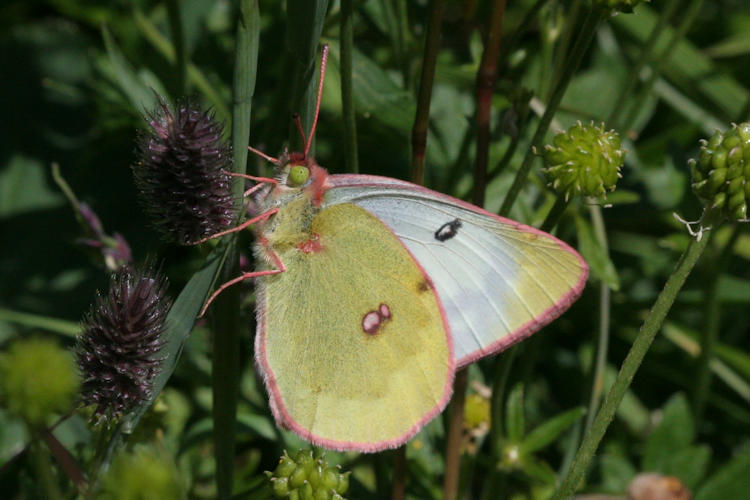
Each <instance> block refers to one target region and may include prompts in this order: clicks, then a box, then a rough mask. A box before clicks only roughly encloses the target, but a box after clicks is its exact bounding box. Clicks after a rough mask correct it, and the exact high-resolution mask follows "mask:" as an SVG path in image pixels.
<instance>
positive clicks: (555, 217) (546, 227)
mask: <svg viewBox="0 0 750 500" xmlns="http://www.w3.org/2000/svg"><path fill="white" fill-rule="evenodd" d="M566 208H568V200H566V199H565V195H562V194H559V195H557V198H556V199H555V204H554V205H552V208H551V209H550V211H549V213H548V214H547V217H545V218H544V222H542V225H541V226H540V227H539V229H541V230H542V231H544V232H545V233H548V232H550V231H552V229H553V228H554V227H555V226H556V225H557V223H558V222H559V221H560V217H562V214H564V213H565V209H566Z"/></svg>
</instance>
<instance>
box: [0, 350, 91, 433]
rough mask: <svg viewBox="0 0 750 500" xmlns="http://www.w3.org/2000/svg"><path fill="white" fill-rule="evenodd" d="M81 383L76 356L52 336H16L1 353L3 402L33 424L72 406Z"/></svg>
mask: <svg viewBox="0 0 750 500" xmlns="http://www.w3.org/2000/svg"><path fill="white" fill-rule="evenodd" d="M79 387H80V378H79V376H78V370H76V367H75V363H74V361H73V357H72V356H71V354H70V352H68V351H67V350H66V349H64V348H63V347H60V346H59V345H58V344H57V343H56V342H55V341H53V340H50V339H45V338H41V337H40V338H35V337H32V338H28V339H23V340H17V341H15V342H14V343H13V344H11V346H10V347H9V348H8V350H7V351H6V352H4V353H3V354H2V355H0V402H2V406H4V407H5V408H7V409H8V410H10V412H11V413H13V414H14V415H17V416H19V417H21V418H23V419H24V421H26V423H27V424H28V425H29V426H30V427H32V428H39V427H44V426H46V425H47V424H48V423H49V420H50V418H52V417H53V416H55V415H60V414H64V413H66V412H67V411H69V410H70V409H72V408H73V405H74V403H75V398H76V396H77V394H78V389H79Z"/></svg>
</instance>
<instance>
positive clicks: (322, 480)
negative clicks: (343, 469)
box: [266, 450, 349, 500]
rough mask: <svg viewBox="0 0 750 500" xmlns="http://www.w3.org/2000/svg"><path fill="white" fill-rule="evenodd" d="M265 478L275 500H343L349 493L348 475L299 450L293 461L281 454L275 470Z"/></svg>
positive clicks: (311, 453)
mask: <svg viewBox="0 0 750 500" xmlns="http://www.w3.org/2000/svg"><path fill="white" fill-rule="evenodd" d="M266 475H267V476H268V478H269V480H270V481H271V484H272V489H273V494H274V496H275V497H276V498H289V499H292V500H294V499H299V500H331V499H336V498H343V497H342V496H341V495H342V494H344V493H346V491H347V490H348V489H349V472H347V473H345V474H341V473H340V472H339V469H338V467H331V466H329V465H328V463H327V462H326V461H325V460H324V459H323V456H320V457H317V458H316V457H315V455H313V452H312V451H310V450H299V451H298V452H297V453H295V454H294V457H291V456H289V455H288V454H287V453H286V452H284V455H282V457H281V459H280V460H279V465H277V466H276V470H274V471H273V472H266Z"/></svg>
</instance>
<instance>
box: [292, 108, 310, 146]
mask: <svg viewBox="0 0 750 500" xmlns="http://www.w3.org/2000/svg"><path fill="white" fill-rule="evenodd" d="M292 120H293V121H294V124H295V125H296V126H297V132H299V136H300V137H301V138H302V144H307V139H306V138H305V131H304V130H303V129H302V118H300V116H299V113H294V114H292Z"/></svg>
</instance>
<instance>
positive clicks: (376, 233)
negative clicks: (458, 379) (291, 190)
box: [258, 203, 454, 451]
mask: <svg viewBox="0 0 750 500" xmlns="http://www.w3.org/2000/svg"><path fill="white" fill-rule="evenodd" d="M303 206H304V204H291V205H287V206H286V207H285V208H284V210H297V209H301V208H298V207H303ZM285 215H289V216H290V217H289V219H290V220H294V219H295V216H294V215H295V214H285ZM299 215H300V217H298V218H296V220H300V221H304V219H305V217H304V216H302V214H299ZM301 224H303V227H302V228H294V229H295V230H293V231H292V230H290V228H288V227H286V228H284V230H283V231H282V234H279V233H278V232H277V233H276V234H274V235H273V238H269V240H276V241H281V240H283V241H284V245H280V246H281V247H283V248H276V250H277V251H278V253H279V256H280V258H281V260H282V261H283V262H284V263H285V265H286V268H287V269H286V271H285V272H283V273H281V274H278V275H275V276H271V277H267V278H265V279H263V280H262V282H261V290H260V291H261V293H260V300H261V301H262V303H261V304H260V310H261V311H263V312H264V314H263V315H262V323H261V324H260V325H259V336H258V342H259V345H258V347H259V349H258V351H259V356H260V359H259V361H260V364H261V366H262V368H263V369H264V372H265V375H266V378H267V383H268V386H269V390H270V392H271V395H272V398H273V399H274V405H273V406H274V410H275V412H276V414H277V415H276V416H277V419H279V420H280V421H281V422H282V423H283V424H285V425H286V426H287V427H291V428H292V429H293V430H295V431H296V432H298V433H300V434H301V435H303V436H304V437H307V438H308V439H310V440H312V441H313V442H315V443H317V444H320V445H323V446H327V447H331V448H338V449H368V450H370V451H375V450H377V449H382V448H386V447H392V446H397V445H398V444H400V443H401V442H403V441H405V440H406V439H408V437H410V436H411V435H413V434H414V433H415V432H416V431H417V430H418V429H419V428H420V427H421V426H422V425H423V424H424V423H425V422H426V421H429V420H430V419H431V418H433V417H434V416H435V415H436V414H437V413H438V412H440V411H441V410H442V409H443V407H444V406H445V404H446V403H447V400H448V398H449V396H450V387H451V382H452V377H453V370H454V358H453V353H452V346H451V340H450V334H449V332H448V331H447V327H446V323H445V320H444V313H443V311H442V309H441V305H440V302H439V301H438V299H437V297H436V294H435V291H434V288H433V286H432V284H431V282H430V281H429V279H428V278H427V277H426V276H425V274H424V272H423V271H422V269H421V268H420V267H419V265H418V264H417V263H416V262H415V260H414V259H413V257H412V256H411V255H410V253H409V252H408V251H407V250H406V248H405V247H404V246H403V245H402V244H401V242H400V241H399V240H398V238H397V237H396V236H394V235H393V233H392V232H391V231H390V230H389V229H388V228H387V227H386V226H385V225H384V224H383V223H382V222H381V221H380V220H379V219H377V218H376V217H374V216H373V215H371V214H369V213H368V212H367V211H365V210H364V209H362V208H360V207H357V206H356V205H353V204H347V203H344V204H339V205H334V206H331V207H329V208H326V209H324V210H322V211H321V212H319V213H318V214H317V215H315V216H314V218H312V220H311V222H310V223H309V227H308V228H305V227H304V223H303V222H302V223H301ZM310 242H313V243H314V244H311V243H310ZM368 314H369V315H370V316H369V317H368V318H367V321H365V318H366V317H367V315H368ZM373 325H374V327H373ZM368 330H369V331H370V333H368Z"/></svg>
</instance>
